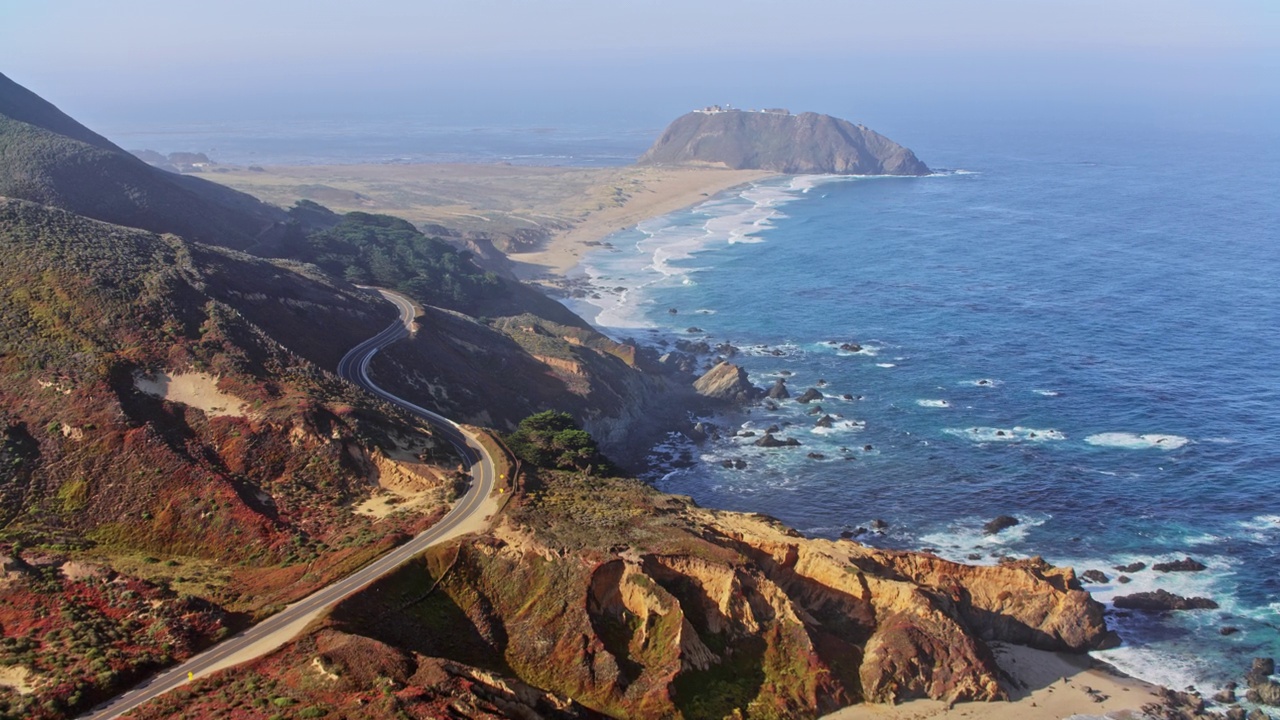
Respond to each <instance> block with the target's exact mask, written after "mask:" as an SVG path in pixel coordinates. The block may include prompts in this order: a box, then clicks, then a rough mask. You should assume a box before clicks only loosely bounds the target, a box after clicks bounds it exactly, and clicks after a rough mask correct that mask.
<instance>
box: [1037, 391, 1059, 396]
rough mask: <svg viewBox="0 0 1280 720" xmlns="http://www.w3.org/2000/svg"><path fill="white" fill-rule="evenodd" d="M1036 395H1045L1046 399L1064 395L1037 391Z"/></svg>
mask: <svg viewBox="0 0 1280 720" xmlns="http://www.w3.org/2000/svg"><path fill="white" fill-rule="evenodd" d="M1036 394H1037V395H1043V396H1045V397H1058V396H1059V395H1061V394H1062V393H1060V392H1058V391H1057V390H1036Z"/></svg>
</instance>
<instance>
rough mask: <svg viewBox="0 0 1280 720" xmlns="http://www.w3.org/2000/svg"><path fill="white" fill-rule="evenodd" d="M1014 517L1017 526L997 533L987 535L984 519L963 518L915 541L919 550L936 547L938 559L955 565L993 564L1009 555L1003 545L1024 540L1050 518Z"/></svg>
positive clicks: (1039, 516) (1035, 516)
mask: <svg viewBox="0 0 1280 720" xmlns="http://www.w3.org/2000/svg"><path fill="white" fill-rule="evenodd" d="M1015 517H1016V518H1017V519H1018V524H1017V525H1013V526H1010V527H1007V528H1005V529H1003V530H1001V531H1000V532H998V533H987V532H985V531H984V530H983V525H984V524H985V523H986V520H983V519H979V518H966V519H963V520H958V521H956V522H954V523H952V524H951V525H949V526H948V527H947V528H946V529H945V530H941V531H939V532H933V533H929V534H926V535H921V536H920V537H919V538H917V542H918V543H919V544H920V546H921V547H932V548H937V549H938V554H939V556H940V557H942V558H945V559H947V560H951V561H954V562H962V563H974V562H986V563H993V562H995V560H996V559H997V558H998V557H1000V556H1003V555H1006V554H1008V553H1007V552H1006V551H1005V549H1004V548H1005V547H1006V546H1009V545H1012V544H1015V543H1018V542H1021V541H1023V540H1025V539H1026V538H1027V532H1028V531H1029V530H1030V529H1031V528H1034V527H1039V526H1040V525H1043V524H1045V522H1046V521H1047V520H1048V519H1049V517H1050V516H1049V515H1016V516H1015ZM988 519H989V518H988ZM974 556H981V557H980V558H975V557H974Z"/></svg>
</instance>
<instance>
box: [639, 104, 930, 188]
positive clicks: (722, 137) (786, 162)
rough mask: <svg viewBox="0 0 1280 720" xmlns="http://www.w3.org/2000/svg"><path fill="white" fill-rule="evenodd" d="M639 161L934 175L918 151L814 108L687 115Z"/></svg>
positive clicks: (792, 170)
mask: <svg viewBox="0 0 1280 720" xmlns="http://www.w3.org/2000/svg"><path fill="white" fill-rule="evenodd" d="M639 162H640V164H642V165H659V164H687V163H715V164H721V165H724V166H726V167H729V168H734V169H756V170H772V171H774V172H780V173H788V174H800V173H828V174H837V175H927V174H929V168H928V167H927V166H926V165H925V164H924V163H922V162H920V160H918V159H917V158H916V156H915V154H914V153H912V152H911V151H910V150H908V149H907V148H904V147H902V146H901V145H899V144H897V143H895V142H893V141H892V140H890V139H889V138H886V137H885V136H883V135H880V134H879V133H877V132H875V131H873V130H871V129H870V128H867V127H864V126H862V125H854V124H853V123H850V122H849V121H847V120H841V119H839V118H834V117H831V116H830V115H819V114H817V113H811V112H807V113H801V114H800V115H792V114H790V113H788V112H786V111H762V112H755V111H751V112H748V111H743V110H719V109H715V110H711V109H708V110H698V111H694V112H691V113H687V114H685V115H681V116H680V117H678V118H676V120H675V121H674V122H672V123H671V124H670V125H668V126H667V129H666V130H665V131H664V132H663V133H662V136H661V137H659V138H658V140H657V141H656V142H655V143H654V144H653V146H652V147H650V148H649V150H648V151H646V152H645V154H644V155H642V156H640V160H639Z"/></svg>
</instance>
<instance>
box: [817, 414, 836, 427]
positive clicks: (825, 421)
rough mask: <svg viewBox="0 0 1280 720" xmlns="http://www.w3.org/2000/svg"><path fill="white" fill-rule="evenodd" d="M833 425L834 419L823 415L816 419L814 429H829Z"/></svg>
mask: <svg viewBox="0 0 1280 720" xmlns="http://www.w3.org/2000/svg"><path fill="white" fill-rule="evenodd" d="M835 424H836V421H835V419H834V418H832V417H831V416H830V415H823V416H822V417H820V418H818V422H816V423H814V427H820V428H829V427H833V426H834V425H835Z"/></svg>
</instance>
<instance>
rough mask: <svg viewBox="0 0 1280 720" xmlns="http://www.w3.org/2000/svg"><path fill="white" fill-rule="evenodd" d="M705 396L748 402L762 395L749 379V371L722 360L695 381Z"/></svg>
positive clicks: (695, 385) (701, 393)
mask: <svg viewBox="0 0 1280 720" xmlns="http://www.w3.org/2000/svg"><path fill="white" fill-rule="evenodd" d="M693 389H694V390H695V391H697V393H698V394H699V395H702V396H703V397H707V398H711V399H713V400H723V401H728V402H739V403H741V402H748V401H750V400H755V399H756V398H758V397H760V394H761V392H760V388H757V387H756V386H754V385H752V384H751V381H750V380H748V379H747V371H746V370H743V369H742V368H740V367H738V366H737V365H734V364H732V363H727V362H722V363H719V364H718V365H716V366H715V367H713V368H711V369H710V370H708V371H707V372H706V374H704V375H703V376H702V377H700V378H698V379H697V380H696V381H695V382H694V383H693Z"/></svg>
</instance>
